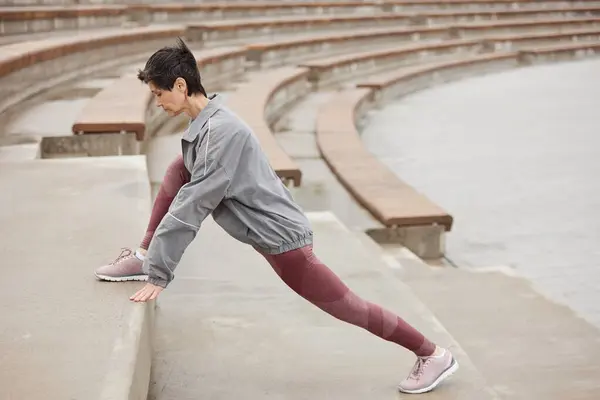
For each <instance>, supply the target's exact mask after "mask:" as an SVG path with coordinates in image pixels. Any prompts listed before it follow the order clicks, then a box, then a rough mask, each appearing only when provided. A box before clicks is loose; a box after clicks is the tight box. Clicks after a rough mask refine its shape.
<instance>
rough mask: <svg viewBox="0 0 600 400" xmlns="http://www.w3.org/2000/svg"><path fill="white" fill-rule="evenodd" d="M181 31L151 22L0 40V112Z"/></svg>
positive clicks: (133, 57)
mask: <svg viewBox="0 0 600 400" xmlns="http://www.w3.org/2000/svg"><path fill="white" fill-rule="evenodd" d="M182 34H183V29H182V28H181V27H172V26H152V27H146V28H134V29H122V30H116V31H115V30H111V31H109V32H95V33H80V34H78V35H77V36H74V37H54V38H50V39H45V40H36V41H30V42H22V43H14V44H11V45H7V46H0V99H1V100H0V112H2V111H3V110H5V109H7V108H8V107H10V106H12V105H14V104H16V103H18V102H19V101H21V100H22V99H24V98H27V97H29V96H31V95H32V94H33V93H37V92H39V91H40V90H42V89H44V88H48V87H52V86H56V85H58V84H60V83H62V82H65V81H68V80H69V79H71V78H72V77H73V76H76V75H81V74H83V73H91V72H93V71H95V70H97V69H100V68H107V67H113V66H119V65H126V64H127V63H132V62H135V61H136V60H137V59H140V55H145V54H146V52H148V51H151V50H152V49H156V48H157V47H159V46H163V45H165V44H167V43H172V40H173V37H175V36H178V35H182ZM142 57H143V56H142ZM23 82H27V87H25V88H24V87H23Z"/></svg>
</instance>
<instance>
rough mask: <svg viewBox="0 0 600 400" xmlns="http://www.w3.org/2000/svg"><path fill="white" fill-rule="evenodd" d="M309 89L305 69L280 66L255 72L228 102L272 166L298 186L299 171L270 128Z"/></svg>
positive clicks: (283, 177)
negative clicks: (255, 136) (251, 132)
mask: <svg viewBox="0 0 600 400" xmlns="http://www.w3.org/2000/svg"><path fill="white" fill-rule="evenodd" d="M309 90H310V85H309V84H308V71H307V70H306V69H303V68H293V67H289V68H280V69H276V70H271V71H267V72H262V73H256V74H254V75H253V76H251V78H250V79H249V80H248V82H246V83H244V84H242V85H241V86H240V87H239V88H238V89H237V90H236V91H235V92H234V93H233V94H232V95H231V96H230V97H229V99H228V105H229V107H231V109H232V110H233V111H234V112H236V114H238V115H239V116H240V117H241V118H242V119H244V120H245V121H246V122H247V123H248V125H249V126H250V127H251V128H252V130H253V131H254V133H255V134H256V135H257V137H258V139H259V141H260V144H261V146H262V148H263V150H264V151H265V152H266V154H267V157H268V158H269V161H270V162H271V166H272V167H273V168H274V169H275V171H276V172H277V174H278V175H279V176H280V177H281V178H282V179H283V180H285V181H289V182H291V183H293V185H294V186H300V183H301V178H302V173H301V171H300V168H298V166H297V164H296V163H295V162H294V161H293V160H292V159H291V158H290V156H289V155H288V154H287V153H285V152H284V151H283V149H282V148H281V147H280V146H279V144H278V143H277V141H276V139H275V137H274V136H273V134H272V132H271V128H270V125H271V124H272V123H274V122H275V121H276V120H277V119H278V117H279V116H281V113H282V112H283V111H284V110H285V108H286V107H289V105H290V104H292V103H293V102H294V101H295V100H297V99H298V98H300V97H302V96H304V95H306V93H308V91H309Z"/></svg>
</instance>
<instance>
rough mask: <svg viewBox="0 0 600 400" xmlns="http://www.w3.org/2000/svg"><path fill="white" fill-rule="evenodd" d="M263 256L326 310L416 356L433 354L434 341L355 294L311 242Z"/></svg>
mask: <svg viewBox="0 0 600 400" xmlns="http://www.w3.org/2000/svg"><path fill="white" fill-rule="evenodd" d="M265 258H266V259H267V261H269V264H271V266H272V267H273V269H274V270H275V272H277V274H278V275H279V277H280V278H281V279H282V280H283V281H284V282H285V283H286V284H287V285H288V286H289V287H290V288H291V289H292V290H293V291H295V292H296V293H297V294H299V295H300V296H302V297H303V298H304V299H306V300H308V301H309V302H311V303H312V304H314V305H315V306H317V307H319V308H320V309H321V310H323V311H325V312H326V313H328V314H330V315H332V316H333V317H335V318H337V319H339V320H342V321H344V322H348V323H350V324H352V325H356V326H358V327H361V328H363V329H366V330H368V331H369V332H371V333H372V334H374V335H376V336H379V337H380V338H382V339H385V340H388V341H391V342H394V343H397V344H399V345H400V346H402V347H404V348H406V349H408V350H410V351H412V352H414V353H415V354H416V355H418V356H430V355H431V354H433V352H434V350H435V344H433V343H432V342H430V341H429V340H427V338H425V337H424V336H423V335H422V334H421V333H420V332H419V331H417V330H416V329H415V328H413V327H412V326H410V325H409V324H408V323H406V322H405V321H404V320H403V319H402V318H400V317H398V316H397V315H395V314H393V313H392V312H390V311H388V310H386V309H384V308H382V307H380V306H378V305H377V304H373V303H371V302H368V301H366V300H363V299H362V298H360V297H359V296H358V295H356V293H354V292H353V291H352V290H350V288H348V287H347V286H346V285H345V284H344V282H342V280H341V279H340V278H339V277H338V276H337V275H336V274H335V273H334V272H333V271H331V270H330V269H329V268H328V267H327V266H325V264H323V263H322V262H321V261H320V260H319V259H318V258H317V256H316V255H315V254H314V253H313V252H312V248H311V246H307V247H304V248H301V249H298V250H292V251H288V252H286V253H283V254H277V255H268V254H267V255H265Z"/></svg>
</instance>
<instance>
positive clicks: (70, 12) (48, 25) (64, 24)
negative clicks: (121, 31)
mask: <svg viewBox="0 0 600 400" xmlns="http://www.w3.org/2000/svg"><path fill="white" fill-rule="evenodd" d="M126 12H127V7H125V6H120V5H102V6H78V7H64V8H63V7H61V8H58V7H2V8H0V32H2V34H3V35H7V34H8V35H11V34H19V33H34V32H46V31H56V30H65V29H90V28H105V27H110V26H119V25H121V24H122V23H123V22H124V21H125V15H126Z"/></svg>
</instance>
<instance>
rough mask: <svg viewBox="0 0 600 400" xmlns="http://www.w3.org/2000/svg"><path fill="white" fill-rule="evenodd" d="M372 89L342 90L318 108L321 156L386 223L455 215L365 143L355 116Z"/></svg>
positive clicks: (448, 223)
mask: <svg viewBox="0 0 600 400" xmlns="http://www.w3.org/2000/svg"><path fill="white" fill-rule="evenodd" d="M370 93H371V90H370V89H354V90H346V91H342V92H340V93H339V94H338V95H336V96H334V98H332V99H331V100H330V101H329V102H328V103H327V104H326V105H325V106H324V107H323V108H322V109H321V110H320V112H319V114H318V118H317V127H316V132H317V144H318V147H319V150H320V151H321V154H322V156H323V159H324V160H325V161H326V162H327V164H328V165H329V167H330V168H331V170H332V171H333V173H334V174H335V175H336V176H337V177H338V179H339V180H340V182H341V183H342V184H343V185H344V186H345V187H346V189H347V190H348V191H349V192H350V193H351V194H352V196H353V197H354V198H355V199H356V200H357V201H358V202H359V203H360V204H361V205H362V206H364V207H365V208H366V209H367V210H368V211H369V212H370V213H371V214H372V215H373V216H374V217H375V218H376V219H377V220H379V221H380V222H381V223H382V224H383V225H385V226H386V227H403V226H421V225H433V224H437V225H441V226H444V228H445V229H446V230H447V231H449V230H450V229H451V227H452V221H453V220H452V216H450V215H449V214H448V213H447V212H445V211H444V210H443V209H441V208H440V207H439V206H437V205H436V204H434V203H433V202H431V201H430V200H429V199H427V198H426V197H425V196H423V195H422V194H420V193H418V192H417V191H416V190H414V189H413V188H412V187H411V186H409V185H407V184H406V183H404V182H402V181H401V180H400V179H399V178H398V177H397V176H396V175H395V174H394V173H393V172H392V171H390V170H389V169H388V168H386V167H385V166H384V165H383V164H382V163H381V162H380V161H379V160H377V158H375V156H373V155H372V154H371V153H370V152H369V151H367V150H366V149H365V147H364V146H363V144H362V142H361V139H360V136H359V135H358V132H357V131H356V127H355V118H356V116H357V115H359V114H360V111H359V109H360V108H361V107H362V105H363V104H364V103H366V102H368V101H369V95H370Z"/></svg>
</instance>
